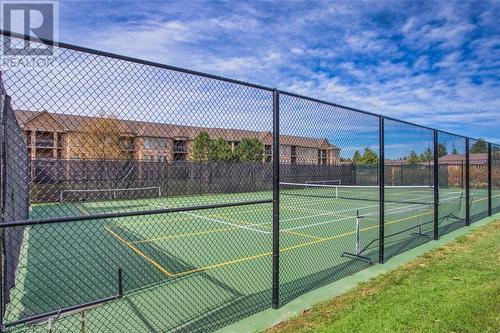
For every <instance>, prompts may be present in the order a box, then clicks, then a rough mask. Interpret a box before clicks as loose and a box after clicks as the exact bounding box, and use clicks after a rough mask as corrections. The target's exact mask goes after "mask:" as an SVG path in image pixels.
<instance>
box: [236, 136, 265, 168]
mask: <svg viewBox="0 0 500 333" xmlns="http://www.w3.org/2000/svg"><path fill="white" fill-rule="evenodd" d="M235 155H236V158H237V159H238V160H239V161H241V162H260V161H262V158H263V156H264V145H263V144H262V142H260V141H259V139H256V138H243V139H241V141H240V144H239V145H238V147H236V149H235Z"/></svg>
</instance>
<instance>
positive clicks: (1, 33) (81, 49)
mask: <svg viewBox="0 0 500 333" xmlns="http://www.w3.org/2000/svg"><path fill="white" fill-rule="evenodd" d="M0 36H5V37H11V38H12V37H13V38H17V39H22V40H26V41H31V42H36V43H43V44H47V45H55V46H57V47H61V48H65V49H69V50H74V51H78V52H83V53H88V54H94V55H98V56H103V57H108V58H113V59H117V60H123V61H128V62H133V63H138V64H142V65H147V66H153V67H157V68H163V69H167V70H172V71H176V72H181V73H186V74H191V75H197V76H201V77H206V78H209V79H214V80H219V81H223V82H228V83H234V84H238V85H242V86H246V87H251V88H256V89H261V90H265V91H269V92H272V91H278V92H279V93H281V94H284V95H288V96H292V97H297V98H302V99H306V100H309V101H312V102H318V103H323V104H327V105H331V106H335V107H339V108H344V109H347V110H351V111H354V112H359V113H363V114H366V115H370V116H376V117H383V118H385V119H388V120H392V121H398V122H401V123H405V124H408V125H412V126H418V127H420V128H425V129H428V130H432V131H433V130H435V128H431V127H428V126H424V125H418V124H414V123H412V122H409V121H405V120H400V119H397V118H393V117H389V116H384V115H382V114H376V113H373V112H368V111H364V110H360V109H356V108H352V107H348V106H345V105H341V104H337V103H333V102H328V101H324V100H321V99H317V98H312V97H307V96H304V95H300V94H296V93H292V92H287V91H282V90H279V89H276V88H271V87H268V86H264V85H260V84H256V83H250V82H246V81H242V80H236V79H231V78H227V77H224V76H220V75H214V74H209V73H205V72H200V71H195V70H190V69H186V68H182V67H177V66H171V65H166V64H163V63H159V62H155V61H150V60H145V59H139V58H134V57H130V56H125V55H121V54H117V53H113V52H107V51H101V50H97V49H93V48H89V47H84V46H78V45H74V44H70V43H64V42H59V41H57V42H56V41H53V40H50V39H47V38H38V37H37V38H36V39H33V37H32V36H29V35H25V34H21V33H18V32H13V31H8V30H4V29H0ZM439 131H440V132H441V133H446V134H450V135H456V136H460V137H463V138H468V137H467V136H464V135H460V134H455V133H451V132H447V131H443V130H439ZM474 140H475V139H474Z"/></svg>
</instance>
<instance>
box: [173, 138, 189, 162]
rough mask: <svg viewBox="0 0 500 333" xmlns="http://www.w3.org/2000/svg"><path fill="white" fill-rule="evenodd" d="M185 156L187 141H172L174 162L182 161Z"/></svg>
mask: <svg viewBox="0 0 500 333" xmlns="http://www.w3.org/2000/svg"><path fill="white" fill-rule="evenodd" d="M186 156H187V141H186V140H174V160H176V161H183V160H185V159H186Z"/></svg>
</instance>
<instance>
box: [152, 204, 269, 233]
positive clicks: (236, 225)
mask: <svg viewBox="0 0 500 333" xmlns="http://www.w3.org/2000/svg"><path fill="white" fill-rule="evenodd" d="M152 206H154V207H158V208H167V207H164V206H158V205H152ZM179 213H182V214H185V215H189V216H193V217H196V218H200V219H204V220H207V221H211V222H217V223H222V224H226V225H230V226H233V227H237V228H242V229H247V230H251V231H255V232H260V233H262V234H270V233H271V232H270V231H264V230H259V229H254V228H250V226H252V227H254V226H258V225H262V224H263V223H257V224H248V225H242V224H235V223H230V222H226V221H222V220H218V219H213V218H210V217H206V216H202V215H197V214H193V213H188V212H179Z"/></svg>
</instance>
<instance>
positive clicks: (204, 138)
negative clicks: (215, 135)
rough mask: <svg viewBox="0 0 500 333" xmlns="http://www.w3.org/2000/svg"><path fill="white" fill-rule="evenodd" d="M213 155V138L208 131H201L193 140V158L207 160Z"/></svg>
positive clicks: (198, 160) (201, 160)
mask: <svg viewBox="0 0 500 333" xmlns="http://www.w3.org/2000/svg"><path fill="white" fill-rule="evenodd" d="M212 157H213V153H212V139H210V135H208V133H207V132H200V133H198V135H197V136H196V137H195V138H194V140H193V147H192V159H193V161H195V162H207V161H209V160H211V159H212Z"/></svg>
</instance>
